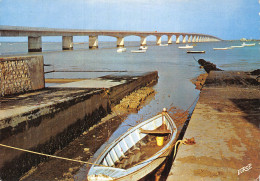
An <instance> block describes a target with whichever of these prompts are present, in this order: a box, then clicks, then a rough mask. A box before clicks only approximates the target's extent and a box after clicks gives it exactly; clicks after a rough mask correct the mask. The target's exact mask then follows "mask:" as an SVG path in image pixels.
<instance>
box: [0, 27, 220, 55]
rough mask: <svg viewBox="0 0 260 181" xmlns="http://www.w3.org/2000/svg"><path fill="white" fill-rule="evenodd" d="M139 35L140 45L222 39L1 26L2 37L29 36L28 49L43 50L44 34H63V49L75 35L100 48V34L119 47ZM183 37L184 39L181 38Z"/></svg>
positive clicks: (180, 34) (206, 36)
mask: <svg viewBox="0 0 260 181" xmlns="http://www.w3.org/2000/svg"><path fill="white" fill-rule="evenodd" d="M133 35H134V36H139V37H140V45H141V46H145V45H146V38H147V36H150V35H152V36H155V37H156V44H157V45H160V44H161V41H162V40H161V37H162V36H163V35H166V36H168V44H172V36H176V44H178V43H191V42H194V43H195V42H212V41H221V39H220V38H218V37H215V36H212V35H207V34H199V33H180V32H178V33H177V32H157V31H114V30H81V29H56V28H55V29H54V28H34V27H21V26H3V25H1V26H0V37H28V51H29V52H41V51H42V36H62V49H63V50H72V49H73V36H89V48H90V49H92V48H98V36H111V37H115V38H117V47H124V38H125V37H127V36H133ZM180 37H182V41H181V40H180Z"/></svg>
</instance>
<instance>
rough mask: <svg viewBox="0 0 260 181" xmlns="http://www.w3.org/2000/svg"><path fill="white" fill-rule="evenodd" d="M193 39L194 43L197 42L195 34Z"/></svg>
mask: <svg viewBox="0 0 260 181" xmlns="http://www.w3.org/2000/svg"><path fill="white" fill-rule="evenodd" d="M191 41H192V43H194V42H196V36H195V35H193V36H192V40H191Z"/></svg>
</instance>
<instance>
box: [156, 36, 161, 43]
mask: <svg viewBox="0 0 260 181" xmlns="http://www.w3.org/2000/svg"><path fill="white" fill-rule="evenodd" d="M160 44H162V37H161V36H156V45H160Z"/></svg>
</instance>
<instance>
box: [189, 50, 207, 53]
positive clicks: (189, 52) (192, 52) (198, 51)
mask: <svg viewBox="0 0 260 181" xmlns="http://www.w3.org/2000/svg"><path fill="white" fill-rule="evenodd" d="M205 52H206V51H204V50H203V51H187V53H205Z"/></svg>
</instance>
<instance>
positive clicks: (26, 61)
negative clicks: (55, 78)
mask: <svg viewBox="0 0 260 181" xmlns="http://www.w3.org/2000/svg"><path fill="white" fill-rule="evenodd" d="M0 87H1V89H0V97H2V96H5V95H11V94H17V93H22V92H26V91H30V90H37V89H42V88H44V68H43V56H19V57H4V58H0Z"/></svg>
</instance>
